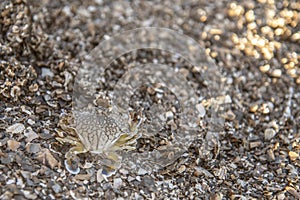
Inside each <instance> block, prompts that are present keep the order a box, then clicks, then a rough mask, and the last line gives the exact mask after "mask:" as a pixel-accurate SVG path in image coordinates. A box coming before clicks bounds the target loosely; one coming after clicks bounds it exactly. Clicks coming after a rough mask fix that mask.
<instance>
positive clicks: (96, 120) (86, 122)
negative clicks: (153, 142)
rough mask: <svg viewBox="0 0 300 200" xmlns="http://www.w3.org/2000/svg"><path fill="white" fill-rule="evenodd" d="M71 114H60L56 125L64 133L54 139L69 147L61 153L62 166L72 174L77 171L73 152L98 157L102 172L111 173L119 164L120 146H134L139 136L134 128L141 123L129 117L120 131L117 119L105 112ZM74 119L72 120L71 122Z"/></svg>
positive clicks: (86, 111)
mask: <svg viewBox="0 0 300 200" xmlns="http://www.w3.org/2000/svg"><path fill="white" fill-rule="evenodd" d="M73 117H74V118H73V120H72V117H63V118H62V119H61V120H60V121H59V123H58V126H60V127H61V129H62V130H63V131H64V132H66V133H67V134H68V135H67V136H66V137H57V138H56V139H57V140H58V141H59V142H60V143H62V144H64V143H69V144H71V145H72V146H73V147H72V148H70V150H69V151H68V152H67V153H66V154H65V158H66V160H65V166H66V169H67V170H68V171H69V172H70V173H72V174H78V173H79V171H80V169H79V167H78V161H79V159H78V157H77V156H76V155H77V154H80V153H86V152H90V153H92V154H97V155H99V156H100V157H101V160H100V161H101V164H102V166H103V169H102V173H103V174H104V175H106V176H110V175H112V174H113V173H114V172H115V171H116V170H117V169H118V168H119V167H120V165H121V160H122V157H121V156H120V155H119V154H118V151H121V150H134V149H135V146H136V145H135V144H136V140H137V139H138V138H139V137H140V136H139V134H138V133H137V129H138V127H139V125H140V123H141V120H139V122H137V121H135V120H129V131H128V132H127V131H126V132H124V131H122V130H121V128H120V127H119V126H118V123H117V121H116V120H115V119H114V118H112V117H111V116H109V115H107V114H105V113H97V112H96V111H94V110H93V111H91V110H80V111H73ZM72 121H74V122H72Z"/></svg>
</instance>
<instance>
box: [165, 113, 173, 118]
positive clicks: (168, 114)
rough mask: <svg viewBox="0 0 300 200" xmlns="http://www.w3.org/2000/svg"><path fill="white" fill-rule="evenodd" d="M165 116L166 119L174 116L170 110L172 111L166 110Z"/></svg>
mask: <svg viewBox="0 0 300 200" xmlns="http://www.w3.org/2000/svg"><path fill="white" fill-rule="evenodd" d="M166 118H167V119H173V118H174V114H173V112H172V111H168V112H166Z"/></svg>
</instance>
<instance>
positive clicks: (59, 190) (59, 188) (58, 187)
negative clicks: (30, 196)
mask: <svg viewBox="0 0 300 200" xmlns="http://www.w3.org/2000/svg"><path fill="white" fill-rule="evenodd" d="M52 190H53V191H54V192H55V193H56V194H57V193H60V192H61V187H60V185H58V184H54V185H53V186H52Z"/></svg>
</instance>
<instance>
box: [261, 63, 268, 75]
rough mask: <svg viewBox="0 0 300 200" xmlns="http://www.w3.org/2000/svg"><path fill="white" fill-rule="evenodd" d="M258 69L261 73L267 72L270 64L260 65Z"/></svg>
mask: <svg viewBox="0 0 300 200" xmlns="http://www.w3.org/2000/svg"><path fill="white" fill-rule="evenodd" d="M259 70H260V71H261V72H263V73H266V72H268V71H269V70H270V65H269V64H267V65H263V66H260V67H259Z"/></svg>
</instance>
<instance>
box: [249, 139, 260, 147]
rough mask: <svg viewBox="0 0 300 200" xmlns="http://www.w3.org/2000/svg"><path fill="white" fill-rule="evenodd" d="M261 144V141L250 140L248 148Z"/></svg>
mask: <svg viewBox="0 0 300 200" xmlns="http://www.w3.org/2000/svg"><path fill="white" fill-rule="evenodd" d="M260 145H261V141H255V142H250V149H253V148H256V147H259V146H260Z"/></svg>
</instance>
